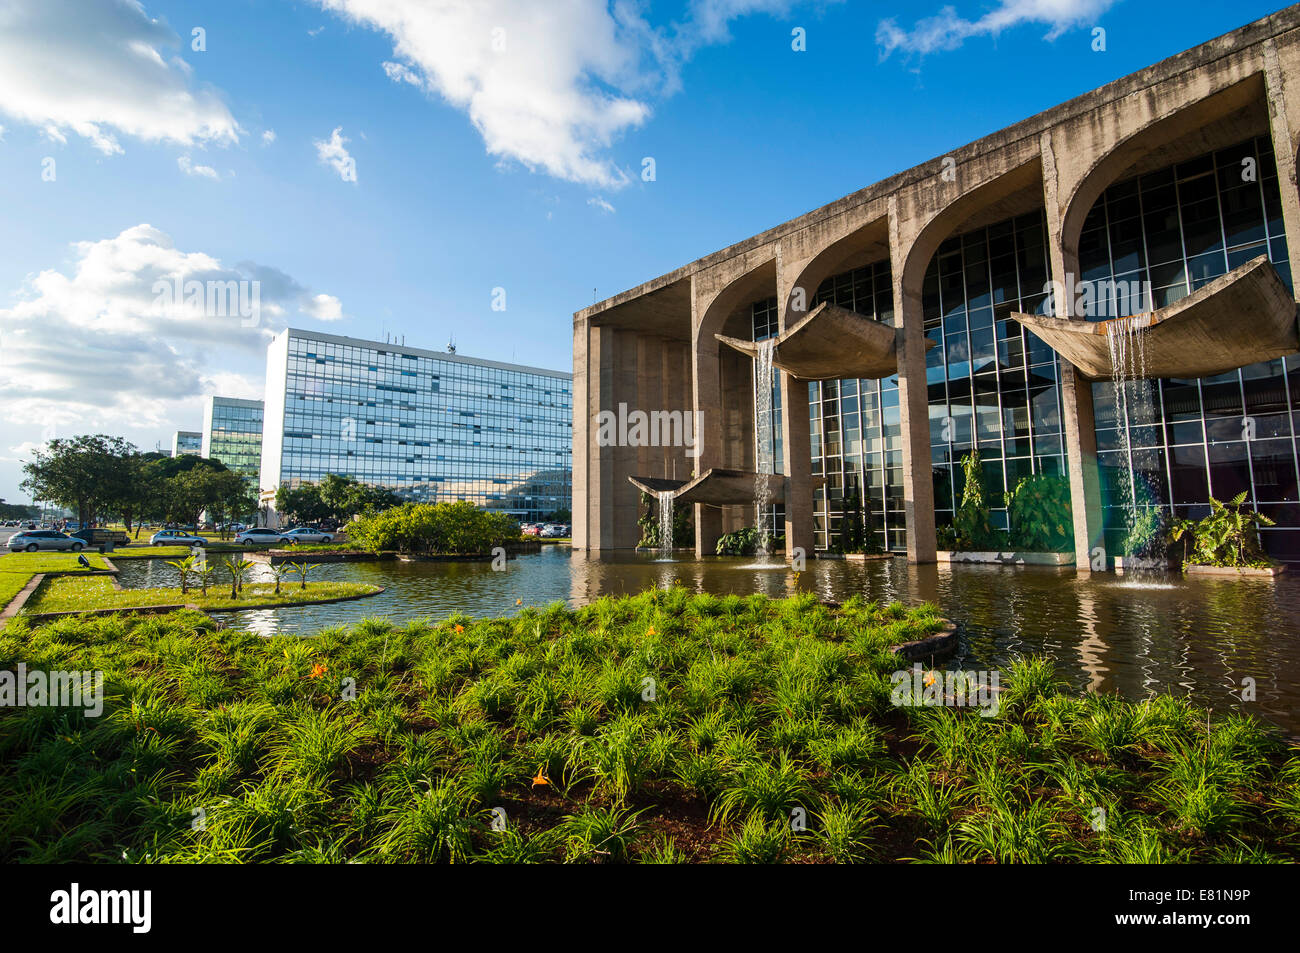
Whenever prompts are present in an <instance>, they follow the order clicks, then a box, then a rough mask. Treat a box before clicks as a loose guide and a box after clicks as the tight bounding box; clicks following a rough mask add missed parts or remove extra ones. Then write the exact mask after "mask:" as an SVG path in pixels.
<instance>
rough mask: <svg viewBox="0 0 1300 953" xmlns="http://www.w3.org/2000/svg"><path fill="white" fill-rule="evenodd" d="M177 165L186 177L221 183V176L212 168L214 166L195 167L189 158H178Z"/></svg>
mask: <svg viewBox="0 0 1300 953" xmlns="http://www.w3.org/2000/svg"><path fill="white" fill-rule="evenodd" d="M176 165H177V166H179V167H180V170H181V171H182V172H184V173H185V174H186V175H193V176H198V177H200V178H204V179H211V180H212V181H214V182H220V181H221V176H220V175H219V174H218V173H217V170H216V169H214V168H212V166H210V165H195V164H194V163H193V162H192V161H191V160H190V157H189V156H179V157H177V159H176Z"/></svg>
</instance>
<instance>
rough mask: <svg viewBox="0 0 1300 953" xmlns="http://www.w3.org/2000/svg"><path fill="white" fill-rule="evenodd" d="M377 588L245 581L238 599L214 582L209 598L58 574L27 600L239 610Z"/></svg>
mask: <svg viewBox="0 0 1300 953" xmlns="http://www.w3.org/2000/svg"><path fill="white" fill-rule="evenodd" d="M378 591H379V587H378V586H372V585H368V584H363V583H348V582H308V583H307V588H306V589H302V588H300V586H299V584H298V583H297V582H287V583H284V584H282V585H281V589H280V594H279V595H276V594H275V584H274V583H269V582H268V583H262V582H259V583H245V585H244V587H243V589H242V591H241V592H240V595H239V598H237V599H231V598H230V582H229V581H228V580H227V581H226V582H224V583H222V582H221V581H219V580H218V581H217V582H216V583H215V584H213V585H210V586H209V587H208V592H207V595H204V594H203V593H202V591H201V590H200V589H198V588H196V587H193V586H191V587H190V589H189V591H188V592H186V593H184V594H182V593H181V590H180V588H179V587H173V588H157V589H114V588H113V585H112V583H111V582H110V581H109V579H108V578H106V577H104V576H90V577H88V578H83V579H78V578H76V577H75V576H58V577H55V578H53V579H47V580H45V582H43V583H42V584H41V586H40V588H39V589H37V590H36V593H35V594H34V595H33V596H32V598H31V599H30V600H29V601H28V603H27V606H26V610H25V611H28V612H36V613H41V612H86V611H88V610H91V609H126V608H131V607H133V606H157V605H182V604H188V605H196V606H198V607H199V608H200V609H209V610H221V609H238V608H241V607H244V606H250V605H263V604H267V603H271V604H274V605H294V604H297V603H303V602H320V601H322V600H326V599H340V598H343V597H345V596H356V595H369V594H371V593H374V592H378Z"/></svg>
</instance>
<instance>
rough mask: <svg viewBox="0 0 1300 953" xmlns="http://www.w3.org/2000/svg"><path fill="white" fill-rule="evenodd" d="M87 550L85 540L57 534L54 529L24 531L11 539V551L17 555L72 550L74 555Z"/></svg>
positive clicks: (15, 534)
mask: <svg viewBox="0 0 1300 953" xmlns="http://www.w3.org/2000/svg"><path fill="white" fill-rule="evenodd" d="M85 548H86V541H85V540H83V539H77V538H76V537H75V536H69V535H67V534H66V533H56V532H55V531H54V530H52V529H34V530H24V531H23V532H21V533H14V534H13V535H12V536H10V537H9V550H10V552H15V553H20V552H28V553H34V552H36V551H38V550H53V551H57V552H66V551H68V550H71V551H72V552H74V553H79V552H81V551H82V550H83V549H85Z"/></svg>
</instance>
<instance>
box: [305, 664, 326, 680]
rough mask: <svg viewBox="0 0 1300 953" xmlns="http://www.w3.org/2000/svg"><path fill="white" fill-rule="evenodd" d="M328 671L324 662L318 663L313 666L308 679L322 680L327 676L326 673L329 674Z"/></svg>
mask: <svg viewBox="0 0 1300 953" xmlns="http://www.w3.org/2000/svg"><path fill="white" fill-rule="evenodd" d="M328 671H329V668H328V667H327V666H326V665H325V663H324V662H317V663H316V664H315V665H313V666H312V667H311V674H310V675H308V676H307V677H308V678H321V677H323V676H324V675H325V673H326V672H328Z"/></svg>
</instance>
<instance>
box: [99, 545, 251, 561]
mask: <svg viewBox="0 0 1300 953" xmlns="http://www.w3.org/2000/svg"><path fill="white" fill-rule="evenodd" d="M262 548H264V547H260V546H236V545H235V544H234V543H213V542H209V543H208V545H206V546H204V547H203V550H204V551H205V552H208V553H247V552H256V551H257V550H258V549H262ZM191 552H193V550H192V549H191V548H190V547H189V546H149V545H147V544H146V545H144V546H141V545H138V544H136V543H132V544H131V545H130V546H119V547H117V548H116V549H114V550H113V553H112V557H113V558H114V559H184V558H185V557H186V556H188V555H189V554H190V553H191Z"/></svg>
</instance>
